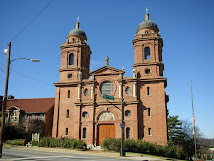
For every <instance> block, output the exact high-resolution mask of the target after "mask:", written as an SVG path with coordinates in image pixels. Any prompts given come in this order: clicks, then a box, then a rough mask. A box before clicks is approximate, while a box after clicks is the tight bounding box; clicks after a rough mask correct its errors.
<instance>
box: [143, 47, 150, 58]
mask: <svg viewBox="0 0 214 161" xmlns="http://www.w3.org/2000/svg"><path fill="white" fill-rule="evenodd" d="M144 54H145V60H150V49H149V47H145V49H144Z"/></svg>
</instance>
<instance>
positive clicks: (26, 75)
mask: <svg viewBox="0 0 214 161" xmlns="http://www.w3.org/2000/svg"><path fill="white" fill-rule="evenodd" d="M0 64H2V63H0ZM2 65H3V66H5V67H6V65H4V64H2ZM10 70H12V71H14V72H16V73H18V74H20V75H22V76H24V77H26V78H29V79H32V80H34V81H36V82H39V83H43V84H46V85H49V86H53V84H49V83H46V82H43V81H40V80H37V79H35V78H32V77H30V76H27V75H25V74H22V73H20V72H18V71H16V70H14V69H12V68H10ZM2 71H3V70H2ZM4 72H5V71H4ZM4 79H5V78H4Z"/></svg>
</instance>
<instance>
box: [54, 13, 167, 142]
mask: <svg viewBox="0 0 214 161" xmlns="http://www.w3.org/2000/svg"><path fill="white" fill-rule="evenodd" d="M79 24H80V23H79V22H78V21H77V22H76V28H74V29H73V30H71V31H70V32H69V34H68V36H67V41H66V42H64V43H63V44H62V46H61V67H60V69H59V72H60V81H59V82H58V83H55V84H54V85H55V86H56V97H55V107H54V118H53V130H52V136H53V137H64V136H68V137H71V138H75V139H81V140H84V141H85V142H86V143H87V144H88V145H101V144H102V142H103V140H104V139H107V138H110V137H111V138H120V137H121V127H120V124H121V116H122V115H121V102H122V101H121V100H123V104H124V116H123V117H124V124H125V128H124V138H125V139H135V140H137V139H143V140H145V141H148V142H152V143H158V144H167V105H166V104H167V102H168V96H167V95H166V92H165V87H166V86H167V79H166V78H164V77H163V70H164V64H163V62H162V47H163V40H162V38H161V35H160V33H159V29H158V26H157V25H156V23H155V22H153V21H152V20H149V14H148V13H146V14H145V20H144V21H142V22H141V23H140V24H139V26H138V28H137V31H136V32H137V35H135V36H134V40H133V41H132V42H133V45H134V55H133V56H134V64H133V71H132V75H133V76H132V77H125V76H124V73H125V71H124V70H123V69H122V70H120V69H116V68H114V67H110V66H109V58H108V57H106V60H105V66H104V67H102V68H100V69H97V70H95V71H92V72H89V68H90V55H91V54H92V52H91V49H90V47H89V46H88V45H87V37H86V34H85V32H84V31H83V30H81V29H80V28H79ZM127 61H128V60H127ZM103 95H109V96H113V97H112V98H114V100H109V99H108V100H106V99H104V98H103ZM94 97H96V100H94Z"/></svg>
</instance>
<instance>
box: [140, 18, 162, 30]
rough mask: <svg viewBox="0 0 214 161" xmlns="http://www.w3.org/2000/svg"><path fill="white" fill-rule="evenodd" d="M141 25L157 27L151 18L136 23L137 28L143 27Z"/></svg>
mask: <svg viewBox="0 0 214 161" xmlns="http://www.w3.org/2000/svg"><path fill="white" fill-rule="evenodd" d="M143 27H156V28H157V27H158V26H157V24H156V23H155V22H154V21H152V20H144V21H143V22H141V23H140V24H139V25H138V29H139V28H143Z"/></svg>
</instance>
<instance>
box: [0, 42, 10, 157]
mask: <svg viewBox="0 0 214 161" xmlns="http://www.w3.org/2000/svg"><path fill="white" fill-rule="evenodd" d="M10 51H11V42H9V44H8V51H7V71H6V80H5V91H4V102H3V110H2V118H1V129H0V158H2V147H3V140H2V137H3V130H4V124H5V114H6V107H7V91H8V81H9V74H10V73H9V72H10Z"/></svg>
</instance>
